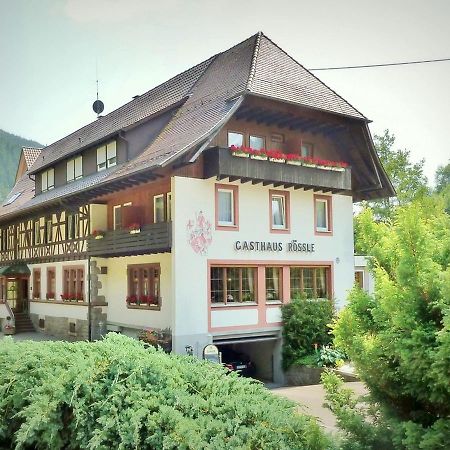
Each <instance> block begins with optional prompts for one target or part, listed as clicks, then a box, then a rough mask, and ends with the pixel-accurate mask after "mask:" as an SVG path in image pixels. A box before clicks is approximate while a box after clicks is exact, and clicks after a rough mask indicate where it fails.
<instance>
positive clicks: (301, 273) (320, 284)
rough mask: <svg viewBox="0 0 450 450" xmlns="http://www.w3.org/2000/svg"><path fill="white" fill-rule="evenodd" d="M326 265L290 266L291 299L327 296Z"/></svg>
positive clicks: (327, 278)
mask: <svg viewBox="0 0 450 450" xmlns="http://www.w3.org/2000/svg"><path fill="white" fill-rule="evenodd" d="M329 277H330V269H329V268H328V267H291V268H290V282H291V299H294V298H299V297H304V298H329V297H330V292H329Z"/></svg>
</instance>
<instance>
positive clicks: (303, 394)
mask: <svg viewBox="0 0 450 450" xmlns="http://www.w3.org/2000/svg"><path fill="white" fill-rule="evenodd" d="M344 384H345V387H348V388H350V389H352V390H353V391H354V392H355V393H356V394H357V395H363V394H366V393H367V390H366V388H365V386H364V384H363V383H361V382H359V381H354V382H351V383H344ZM271 391H272V392H273V393H274V394H276V395H281V396H282V397H286V398H288V399H289V400H293V401H294V402H297V403H298V404H299V409H300V411H301V412H304V413H306V414H310V415H311V416H314V417H317V419H318V420H319V422H320V423H321V425H322V426H323V427H324V428H325V429H326V430H327V431H329V432H331V433H334V432H337V431H338V428H337V427H336V419H335V417H334V415H333V414H332V413H331V411H330V410H329V409H328V408H325V407H323V406H322V405H323V403H324V401H325V392H324V389H323V387H322V385H320V384H315V385H312V386H294V387H282V388H274V389H271Z"/></svg>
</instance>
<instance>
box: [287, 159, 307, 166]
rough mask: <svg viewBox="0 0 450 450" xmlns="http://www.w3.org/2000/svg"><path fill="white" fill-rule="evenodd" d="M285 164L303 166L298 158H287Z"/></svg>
mask: <svg viewBox="0 0 450 450" xmlns="http://www.w3.org/2000/svg"><path fill="white" fill-rule="evenodd" d="M286 164H290V165H291V166H303V165H304V164H303V162H302V161H300V160H299V159H288V160H287V161H286Z"/></svg>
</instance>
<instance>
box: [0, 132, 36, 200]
mask: <svg viewBox="0 0 450 450" xmlns="http://www.w3.org/2000/svg"><path fill="white" fill-rule="evenodd" d="M24 146H29V147H43V145H41V144H39V142H36V141H30V140H29V139H24V138H22V137H20V136H16V135H15V134H11V133H7V132H6V131H3V130H0V203H1V202H2V201H3V199H4V198H5V197H6V195H7V194H8V192H9V191H10V190H11V188H12V186H13V184H14V179H15V176H16V171H17V164H18V162H19V158H20V152H21V150H22V147H24Z"/></svg>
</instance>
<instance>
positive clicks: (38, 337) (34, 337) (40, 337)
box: [0, 331, 61, 341]
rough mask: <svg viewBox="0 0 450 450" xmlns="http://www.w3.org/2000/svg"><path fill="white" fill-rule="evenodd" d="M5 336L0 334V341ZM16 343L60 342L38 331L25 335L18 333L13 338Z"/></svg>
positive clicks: (28, 332)
mask: <svg viewBox="0 0 450 450" xmlns="http://www.w3.org/2000/svg"><path fill="white" fill-rule="evenodd" d="M4 337H5V335H4V334H3V333H0V339H3V338H4ZM11 337H12V338H13V339H14V340H15V341H60V340H61V339H58V338H56V337H54V336H49V335H48V334H44V333H39V332H38V331H27V332H25V333H17V334H13V335H12V336H11Z"/></svg>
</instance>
